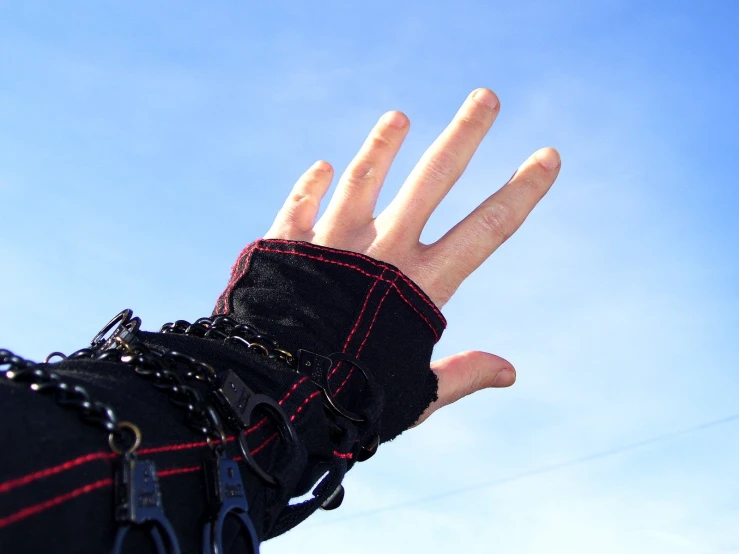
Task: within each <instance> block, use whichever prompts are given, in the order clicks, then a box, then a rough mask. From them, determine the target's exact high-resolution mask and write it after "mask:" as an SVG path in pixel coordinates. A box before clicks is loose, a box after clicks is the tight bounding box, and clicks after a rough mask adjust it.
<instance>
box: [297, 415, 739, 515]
mask: <svg viewBox="0 0 739 554" xmlns="http://www.w3.org/2000/svg"><path fill="white" fill-rule="evenodd" d="M736 420H739V414H733V415H730V416H726V417H723V418H720V419H714V420H712V421H708V422H705V423H701V424H699V425H695V426H693V427H687V428H685V429H680V430H678V431H672V432H669V433H663V434H661V435H657V436H655V437H652V438H649V439H644V440H641V441H636V442H632V443H629V444H625V445H622V446H617V447H614V448H610V449H608V450H601V451H600V452H595V453H594V454H588V455H586V456H581V457H579V458H572V459H570V460H566V461H563V462H558V463H555V464H550V465H546V466H541V467H538V468H535V469H531V470H528V471H523V472H521V473H516V474H513V475H508V476H506V477H500V478H498V479H493V480H491V481H484V482H482V483H477V484H474V485H468V486H466V487H460V488H457V489H452V490H448V491H445V492H441V493H438V494H434V495H431V496H425V497H423V498H416V499H414V500H407V501H405V502H398V503H396V504H390V505H388V506H381V507H379V508H373V509H371V510H365V511H363V512H358V513H356V514H351V515H347V516H344V517H341V518H338V519H332V520H329V521H322V522H318V523H313V524H309V525H307V526H306V528H310V527H320V526H323V525H334V524H337V523H342V522H344V521H347V520H350V519H356V518H359V517H367V516H371V515H376V514H379V513H382V512H389V511H391V510H397V509H400V508H407V507H409V506H415V505H417V504H424V503H427V502H432V501H434V500H440V499H442V498H447V497H450V496H455V495H458V494H464V493H466V492H471V491H476V490H480V489H485V488H491V487H497V486H500V485H505V484H508V483H512V482H515V481H521V480H523V479H527V478H529V477H535V476H537V475H541V474H542V473H550V472H553V471H558V470H560V469H564V468H566V467H571V466H575V465H579V464H583V463H585V462H590V461H593V460H598V459H600V458H607V457H609V456H615V455H617V454H621V453H623V452H628V451H629V450H636V449H637V448H642V447H644V446H648V445H650V444H655V443H658V442H663V441H666V440H669V439H672V438H674V437H678V436H681V435H687V434H689V433H697V432H699V431H704V430H706V429H709V428H711V427H717V426H719V425H725V424H727V423H731V422H732V421H736Z"/></svg>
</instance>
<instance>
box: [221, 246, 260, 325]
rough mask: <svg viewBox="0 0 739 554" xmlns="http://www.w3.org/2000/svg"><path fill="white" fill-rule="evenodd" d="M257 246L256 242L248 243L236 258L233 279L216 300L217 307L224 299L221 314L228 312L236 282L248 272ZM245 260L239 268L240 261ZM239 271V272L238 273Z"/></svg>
mask: <svg viewBox="0 0 739 554" xmlns="http://www.w3.org/2000/svg"><path fill="white" fill-rule="evenodd" d="M255 246H256V243H252V244H250V245H248V246H247V247H246V248H244V250H242V252H241V255H240V256H239V258H238V259H237V260H236V263H235V264H234V271H233V272H232V273H231V280H230V281H229V282H228V285H227V286H226V289H225V290H224V291H223V292H222V293H221V296H220V297H219V298H218V300H217V301H216V307H217V306H218V302H220V301H221V300H223V307H222V311H221V312H220V313H221V314H226V313H228V304H229V302H228V298H229V296H230V295H231V292H232V291H233V289H234V288H235V287H236V283H237V282H238V281H239V280H241V278H242V277H243V276H244V275H245V274H246V271H247V269H249V262H250V261H251V255H252V253H253V252H254V247H255ZM242 260H243V262H244V263H243V266H242V267H241V268H239V264H240V262H241V261H242ZM237 268H239V269H237ZM236 271H238V273H236Z"/></svg>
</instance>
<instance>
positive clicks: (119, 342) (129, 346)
mask: <svg viewBox="0 0 739 554" xmlns="http://www.w3.org/2000/svg"><path fill="white" fill-rule="evenodd" d="M113 341H114V342H117V343H118V344H120V345H121V346H122V347H123V348H125V349H126V351H127V352H128V353H129V354H130V355H131V356H134V355H135V354H136V351H135V350H134V349H133V348H131V345H130V344H128V343H127V342H126V341H125V340H123V339H122V338H121V337H118V336H116V337H113Z"/></svg>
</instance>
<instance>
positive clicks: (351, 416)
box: [324, 352, 372, 422]
mask: <svg viewBox="0 0 739 554" xmlns="http://www.w3.org/2000/svg"><path fill="white" fill-rule="evenodd" d="M328 358H329V359H330V360H331V362H332V364H331V367H334V366H336V365H337V364H338V363H340V362H346V363H348V364H350V365H353V366H354V367H356V368H357V369H359V371H360V372H361V373H362V375H363V376H364V379H365V381H366V382H367V383H371V382H372V377H371V376H370V372H369V370H368V369H367V368H366V367H364V364H362V362H360V361H359V360H357V359H356V358H353V357H352V356H350V355H349V354H344V353H343V352H335V353H333V354H331V355H329V356H328ZM328 375H329V373H328V372H326V378H325V383H326V385H325V388H324V397H325V398H326V401H327V402H328V403H329V405H330V407H331V408H332V409H333V410H335V411H336V412H337V413H338V414H339V415H341V416H342V417H345V418H346V419H348V420H350V421H356V422H363V421H365V418H364V417H362V416H361V415H359V414H355V413H354V412H351V411H349V410H347V409H346V408H344V407H343V406H342V405H341V404H339V402H338V400H337V398H336V394H335V391H334V390H333V389H332V388H331V384H330V382H329V379H328Z"/></svg>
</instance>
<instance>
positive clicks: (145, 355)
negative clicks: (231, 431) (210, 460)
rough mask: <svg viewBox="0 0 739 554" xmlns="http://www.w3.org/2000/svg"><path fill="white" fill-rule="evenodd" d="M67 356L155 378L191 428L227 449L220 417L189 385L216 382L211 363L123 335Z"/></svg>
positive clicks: (215, 445) (147, 377)
mask: <svg viewBox="0 0 739 554" xmlns="http://www.w3.org/2000/svg"><path fill="white" fill-rule="evenodd" d="M123 323H124V324H125V320H124V321H123ZM93 343H94V341H93ZM103 348H104V349H103ZM67 359H69V360H78V359H90V360H96V361H105V362H112V363H122V364H126V365H129V366H132V367H133V370H134V372H135V373H136V374H137V375H139V376H141V377H143V378H145V379H147V380H149V381H152V382H153V384H154V386H155V387H156V388H158V389H160V390H162V391H164V392H165V393H167V395H168V396H169V400H170V402H172V404H174V405H175V406H176V407H178V408H180V409H182V410H184V411H185V413H186V424H187V426H188V427H189V428H190V429H192V430H193V431H195V432H197V433H199V434H201V435H203V436H204V437H205V439H206V440H207V441H208V444H210V445H211V446H213V447H214V448H216V449H218V450H219V451H221V450H223V449H224V448H225V445H226V432H225V430H224V427H223V423H222V421H221V418H220V416H219V415H218V413H217V412H216V411H215V410H214V409H213V407H212V406H211V405H210V403H209V402H208V401H206V399H205V398H204V397H203V394H202V393H201V392H200V391H199V390H198V389H197V388H195V387H192V386H190V385H188V384H187V380H190V379H195V380H198V381H204V382H206V383H207V384H209V385H212V384H214V383H215V382H216V371H215V369H214V368H213V367H212V366H210V365H209V364H206V363H205V362H201V361H199V360H197V359H195V358H193V357H192V356H189V355H187V354H183V353H182V352H176V351H164V352H160V351H158V350H154V349H151V348H149V347H147V346H146V345H144V344H143V343H141V342H139V341H136V342H135V344H133V345H132V344H130V343H128V342H126V341H125V340H124V339H122V338H121V337H120V336H116V337H114V338H113V339H111V340H109V341H106V342H102V343H101V342H99V343H98V346H97V347H92V348H83V349H80V350H77V351H76V352H73V353H72V354H70V355H69V356H68V357H67ZM180 366H185V367H186V368H187V371H186V372H185V373H184V374H183V375H181V374H180V372H179V371H177V368H178V367H180Z"/></svg>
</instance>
